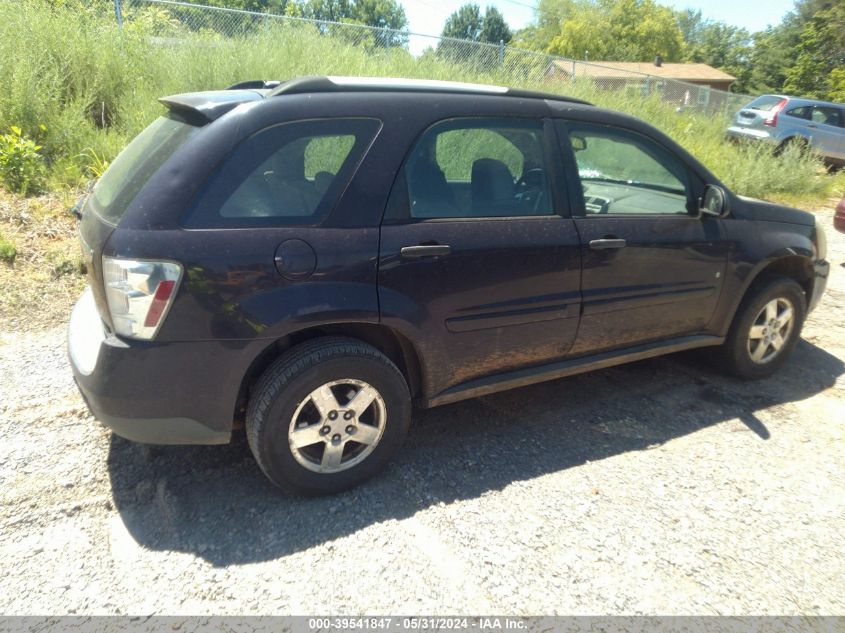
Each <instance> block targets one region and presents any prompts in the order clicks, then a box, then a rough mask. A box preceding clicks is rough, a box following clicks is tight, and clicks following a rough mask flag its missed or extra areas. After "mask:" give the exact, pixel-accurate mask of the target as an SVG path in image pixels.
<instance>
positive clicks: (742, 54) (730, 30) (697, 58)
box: [678, 9, 752, 92]
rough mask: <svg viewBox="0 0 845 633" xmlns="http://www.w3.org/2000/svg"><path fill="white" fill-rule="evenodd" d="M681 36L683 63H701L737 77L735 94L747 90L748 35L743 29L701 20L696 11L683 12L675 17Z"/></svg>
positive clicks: (748, 72) (748, 75)
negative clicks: (682, 38) (684, 47)
mask: <svg viewBox="0 0 845 633" xmlns="http://www.w3.org/2000/svg"><path fill="white" fill-rule="evenodd" d="M678 25H679V26H680V28H681V32H682V33H683V34H684V40H685V43H686V52H685V54H684V61H688V62H696V63H704V64H708V65H710V66H713V67H715V68H719V69H721V70H724V71H725V72H727V73H730V74H731V75H733V76H734V77H736V78H737V81H736V83H734V84H733V86H732V88H733V89H734V91H736V92H744V91H746V90H747V89H748V85H749V82H750V79H751V61H750V58H751V47H752V39H751V34H750V33H749V32H748V31H746V30H745V29H742V28H739V27H736V26H730V25H728V24H725V23H724V22H714V21H712V20H705V19H703V18H702V17H701V12H700V11H692V10H690V9H687V10H686V11H684V12H681V13H680V14H679V15H678Z"/></svg>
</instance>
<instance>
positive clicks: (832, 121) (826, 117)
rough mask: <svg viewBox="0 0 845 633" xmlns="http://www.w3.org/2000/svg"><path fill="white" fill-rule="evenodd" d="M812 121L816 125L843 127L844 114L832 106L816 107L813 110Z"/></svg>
mask: <svg viewBox="0 0 845 633" xmlns="http://www.w3.org/2000/svg"><path fill="white" fill-rule="evenodd" d="M812 119H813V121H814V122H816V123H821V124H823V125H832V126H834V127H842V126H843V123H842V113H841V112H840V111H839V109H838V108H832V107H830V106H815V107H814V108H813V116H812Z"/></svg>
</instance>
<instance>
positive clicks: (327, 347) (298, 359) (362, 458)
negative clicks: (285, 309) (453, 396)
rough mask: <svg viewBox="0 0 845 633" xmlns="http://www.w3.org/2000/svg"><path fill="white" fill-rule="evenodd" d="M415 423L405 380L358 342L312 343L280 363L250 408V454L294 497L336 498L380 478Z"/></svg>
mask: <svg viewBox="0 0 845 633" xmlns="http://www.w3.org/2000/svg"><path fill="white" fill-rule="evenodd" d="M410 418H411V398H410V393H409V391H408V385H407V383H406V382H405V379H404V377H403V376H402V373H401V372H400V371H399V369H398V368H397V367H396V365H394V364H393V363H392V362H391V361H390V359H388V358H387V357H386V356H385V355H384V354H382V353H381V352H380V351H378V350H377V349H375V348H374V347H372V346H370V345H367V344H365V343H362V342H360V341H357V340H354V339H345V338H323V339H316V340H313V341H308V342H306V343H303V344H301V345H298V346H296V347H294V348H293V349H291V350H290V351H288V352H287V353H286V354H285V355H284V356H282V357H281V358H279V359H278V360H277V361H275V362H274V363H273V364H272V365H271V366H270V367H269V368H268V369H267V371H266V372H265V373H264V375H263V376H262V377H261V379H260V380H259V382H258V384H257V385H256V388H255V390H254V392H253V395H252V397H251V399H250V403H249V406H248V408H247V417H246V431H247V439H248V441H249V446H250V449H251V450H252V453H253V455H254V456H255V459H256V461H257V462H258V465H259V466H260V467H261V470H262V471H263V472H264V474H265V475H267V477H268V478H269V479H270V481H272V482H273V483H274V484H276V485H277V486H279V487H280V488H283V489H286V490H289V491H291V492H295V493H304V494H331V493H336V492H340V491H342V490H346V489H348V488H351V487H353V486H356V485H358V484H360V483H362V482H364V481H366V480H367V479H369V478H370V477H372V476H373V475H375V474H376V473H377V472H378V471H379V470H381V469H382V468H383V467H384V465H385V464H386V463H387V462H388V461H389V460H390V458H391V457H392V456H393V455H394V454H395V453H396V452H397V451H398V450H399V447H400V446H401V444H402V441H403V440H404V438H405V435H407V432H408V426H409V424H410Z"/></svg>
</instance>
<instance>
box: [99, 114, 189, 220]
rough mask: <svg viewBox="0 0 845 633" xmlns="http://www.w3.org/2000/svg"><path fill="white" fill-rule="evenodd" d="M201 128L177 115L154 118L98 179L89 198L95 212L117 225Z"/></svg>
mask: <svg viewBox="0 0 845 633" xmlns="http://www.w3.org/2000/svg"><path fill="white" fill-rule="evenodd" d="M199 129H200V128H199V127H196V126H194V125H190V124H188V123H186V122H185V121H183V120H182V119H180V118H179V117H177V116H176V115H174V114H168V115H167V116H163V117H160V118H158V119H156V120H155V121H153V122H152V124H150V125H149V127H147V128H146V129H145V130H144V131H143V132H141V133H140V134H139V135H138V136H136V137H135V139H134V140H133V141H132V142H131V143H129V145H127V146H126V148H125V149H124V150H123V151H122V152H121V153H120V154H119V155H118V157H117V158H115V159H114V161H113V162H112V164H111V165H109V168H108V169H107V170H106V172H105V173H104V174H103V175H102V177H101V178H100V180H99V181H97V185H96V186H95V187H94V191H93V192H92V194H91V198H90V202H91V205H92V208H93V209H94V212H95V213H97V215H99V216H100V217H102V218H103V219H104V220H106V221H107V222H110V223H112V224H117V223H118V222H119V221H120V218H121V217H122V216H123V213H124V212H125V211H126V209H127V207H128V206H129V204H130V203H131V202H132V200H133V199H134V198H135V196H136V195H138V192H139V191H141V188H142V187H143V186H144V185H145V184H147V181H148V180H149V179H150V178H151V177H152V175H153V174H154V173H155V172H156V171H158V169H159V167H161V166H162V165H163V164H164V162H165V161H166V160H167V159H168V158H170V157H171V156H172V155H173V153H174V152H175V151H176V150H177V149H178V148H179V147H180V146H181V145H182V144H183V143H185V142H186V141H187V140H188V139H189V138H190V137H191V136H192V135H193V134H195V133H196V132H197V131H198V130H199Z"/></svg>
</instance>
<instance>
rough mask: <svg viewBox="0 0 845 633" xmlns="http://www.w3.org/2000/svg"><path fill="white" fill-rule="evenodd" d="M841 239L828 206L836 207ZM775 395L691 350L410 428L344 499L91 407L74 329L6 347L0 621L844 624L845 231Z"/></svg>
mask: <svg viewBox="0 0 845 633" xmlns="http://www.w3.org/2000/svg"><path fill="white" fill-rule="evenodd" d="M819 215H820V216H821V221H822V222H823V223H824V225H825V226H826V227H830V224H831V212H830V211H820V212H819ZM828 238H829V241H830V253H829V259H830V261H831V263H832V265H833V272H832V278H831V282H830V287H829V291H828V294H827V296H826V297H825V299H824V302H823V304H822V306H821V307H820V308H819V309H818V310H817V311H816V312H815V313H814V314H813V315H812V316H811V318H810V320H809V322H808V323H807V325H806V328H805V334H804V341H802V342H801V343H800V345H799V347H798V348H797V350H796V353H795V356H794V358H793V359H792V361H791V362H790V363H789V364H788V366H787V367H786V368H785V369H784V370H783V371H782V372H781V373H780V374H779V375H778V376H776V377H774V378H771V379H768V380H765V381H762V382H755V383H741V382H738V381H735V380H732V379H729V378H726V377H723V376H721V375H720V374H718V373H717V372H715V371H714V370H713V369H712V368H710V366H708V365H707V364H706V363H704V362H702V359H701V357H700V354H695V353H690V354H680V355H675V356H672V357H664V358H660V359H655V360H651V361H644V362H640V363H636V364H633V365H628V366H624V367H618V368H614V369H610V370H605V371H600V372H595V373H592V374H588V375H583V376H577V377H573V378H569V379H564V380H559V381H555V382H550V383H546V384H542V385H537V386H534V387H529V388H524V389H519V390H514V391H510V392H505V393H500V394H496V395H493V396H489V397H485V398H479V399H476V400H471V401H468V402H463V403H459V404H455V405H450V406H447V407H441V408H438V409H433V410H430V411H417V412H416V414H415V424H414V426H413V428H412V432H411V436H410V438H409V441H408V442H407V444H406V446H405V448H404V449H403V451H402V453H401V455H400V457H399V458H398V459H397V460H396V461H395V462H394V463H393V464H392V466H391V467H390V468H389V469H388V470H387V472H385V473H384V474H383V475H382V476H380V477H378V478H377V479H375V480H374V481H372V482H371V483H369V484H367V485H364V486H363V487H361V488H358V489H357V490H353V491H351V492H349V493H346V494H343V495H339V496H335V497H330V498H318V499H301V498H294V497H289V496H286V495H284V494H283V493H280V492H278V491H277V490H275V489H274V488H273V487H271V485H270V484H269V483H267V482H266V481H265V480H264V478H263V476H262V475H261V473H260V472H259V470H258V468H257V466H256V465H255V463H254V462H253V460H252V458H251V456H250V455H249V452H248V449H247V447H246V445H245V443H244V442H243V441H239V442H236V443H234V444H233V445H230V446H224V447H167V448H152V449H151V448H147V447H143V446H140V445H135V444H132V443H130V442H126V441H123V440H121V439H119V438H115V437H112V436H111V435H110V434H109V433H108V432H106V431H104V430H103V429H102V428H100V427H99V426H98V425H97V424H96V423H95V422H94V420H93V419H92V418H91V417H90V416H89V415H88V413H87V411H86V409H85V407H84V405H83V403H82V401H81V399H80V398H79V396H78V395H77V393H76V391H75V389H74V386H73V382H72V379H71V376H70V372H69V370H68V367H67V362H66V360H65V349H64V347H65V346H64V331H63V329H56V330H50V331H48V332H46V333H13V332H7V333H3V334H0V432H2V437H3V443H2V446H0V483H2V486H0V501H2V507H0V533H2V539H0V566H2V569H3V570H4V572H3V574H2V577H0V613H2V614H6V615H10V614H28V613H54V614H73V613H76V614H117V613H120V614H125V613H130V614H153V613H160V614H208V613H228V614H250V613H265V614H271V613H273V614H289V613H295V614H303V613H324V614H325V613H336V614H338V613H339V614H355V613H367V614H397V613H400V614H409V613H426V614H479V613H508V614H555V613H572V614H618V613H625V614H638V613H646V614H817V613H818V614H842V613H845V581H843V578H845V557H843V552H845V494H843V490H845V475H843V464H845V428H843V423H845V415H843V414H844V413H845V379H843V372H845V363H844V362H843V361H845V318H843V314H845V268H843V266H845V263H843V262H845V235H841V234H837V233H835V232H834V231H833V230H832V229H830V228H829V229H828Z"/></svg>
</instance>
